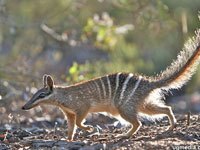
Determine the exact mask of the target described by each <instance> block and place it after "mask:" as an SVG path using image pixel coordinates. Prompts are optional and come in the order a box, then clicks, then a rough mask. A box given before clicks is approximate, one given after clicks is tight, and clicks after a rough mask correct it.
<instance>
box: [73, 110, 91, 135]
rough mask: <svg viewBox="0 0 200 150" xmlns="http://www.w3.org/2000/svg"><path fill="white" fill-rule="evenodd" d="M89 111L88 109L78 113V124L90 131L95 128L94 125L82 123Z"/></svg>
mask: <svg viewBox="0 0 200 150" xmlns="http://www.w3.org/2000/svg"><path fill="white" fill-rule="evenodd" d="M87 113H88V112H87V111H86V112H78V113H76V125H77V126H78V127H79V128H81V129H83V130H86V131H88V132H92V131H93V130H94V128H93V127H92V126H90V125H84V124H83V123H82V121H83V119H84V118H85V117H86V116H87Z"/></svg>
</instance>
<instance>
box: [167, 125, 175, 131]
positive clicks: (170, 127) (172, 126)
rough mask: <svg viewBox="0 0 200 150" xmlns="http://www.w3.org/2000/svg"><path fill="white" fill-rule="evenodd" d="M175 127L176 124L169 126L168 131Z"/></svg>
mask: <svg viewBox="0 0 200 150" xmlns="http://www.w3.org/2000/svg"><path fill="white" fill-rule="evenodd" d="M174 128H175V125H171V126H169V127H168V128H167V131H173V129H174Z"/></svg>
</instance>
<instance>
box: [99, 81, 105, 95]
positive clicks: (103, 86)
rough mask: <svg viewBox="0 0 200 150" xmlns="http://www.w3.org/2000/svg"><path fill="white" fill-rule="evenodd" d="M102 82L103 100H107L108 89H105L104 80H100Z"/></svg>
mask: <svg viewBox="0 0 200 150" xmlns="http://www.w3.org/2000/svg"><path fill="white" fill-rule="evenodd" d="M100 81H101V85H102V88H103V98H106V88H105V85H104V83H103V80H102V79H101V78H100Z"/></svg>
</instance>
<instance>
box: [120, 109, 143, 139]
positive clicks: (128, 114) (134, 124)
mask: <svg viewBox="0 0 200 150" xmlns="http://www.w3.org/2000/svg"><path fill="white" fill-rule="evenodd" d="M120 115H121V117H122V118H123V119H125V120H126V121H128V122H129V123H131V129H130V130H129V131H128V132H127V133H126V134H120V135H118V136H117V137H120V138H129V137H131V135H133V134H135V133H136V132H137V131H138V130H139V128H140V127H141V125H142V124H141V122H140V121H139V120H138V118H137V113H136V112H135V111H133V110H127V109H124V110H123V111H120Z"/></svg>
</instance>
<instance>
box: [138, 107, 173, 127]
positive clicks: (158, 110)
mask: <svg viewBox="0 0 200 150" xmlns="http://www.w3.org/2000/svg"><path fill="white" fill-rule="evenodd" d="M140 111H141V112H142V113H145V114H148V115H159V114H164V115H167V117H168V118H169V122H170V126H169V128H168V130H173V129H174V127H175V124H176V119H175V117H174V114H173V112H172V109H171V107H170V106H164V105H163V106H159V105H154V104H147V105H145V106H143V107H142V108H140Z"/></svg>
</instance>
